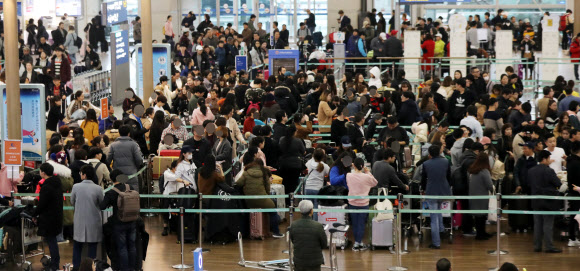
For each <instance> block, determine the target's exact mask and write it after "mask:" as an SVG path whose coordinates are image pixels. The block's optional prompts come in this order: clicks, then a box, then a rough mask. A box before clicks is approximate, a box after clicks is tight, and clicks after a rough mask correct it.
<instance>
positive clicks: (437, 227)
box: [427, 200, 445, 246]
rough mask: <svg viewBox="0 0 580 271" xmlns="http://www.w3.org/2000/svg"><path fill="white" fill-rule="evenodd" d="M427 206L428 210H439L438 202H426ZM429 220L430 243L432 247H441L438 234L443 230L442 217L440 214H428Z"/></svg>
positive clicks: (439, 204)
mask: <svg viewBox="0 0 580 271" xmlns="http://www.w3.org/2000/svg"><path fill="white" fill-rule="evenodd" d="M427 205H429V210H439V209H440V206H441V203H440V202H439V201H438V200H427ZM429 216H430V218H431V243H432V244H433V245H434V246H441V237H440V236H439V233H440V232H443V230H444V229H445V228H444V227H443V215H442V214H440V213H437V214H429Z"/></svg>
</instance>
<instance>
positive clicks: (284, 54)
mask: <svg viewBox="0 0 580 271" xmlns="http://www.w3.org/2000/svg"><path fill="white" fill-rule="evenodd" d="M299 59H300V51H298V50H286V49H284V50H268V61H269V64H270V65H269V67H270V68H269V71H270V75H275V74H277V72H278V69H279V68H280V67H284V68H285V69H286V71H290V72H292V73H295V72H296V71H298V69H299V66H298V61H299Z"/></svg>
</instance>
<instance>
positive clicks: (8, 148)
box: [3, 140, 22, 166]
mask: <svg viewBox="0 0 580 271" xmlns="http://www.w3.org/2000/svg"><path fill="white" fill-rule="evenodd" d="M3 153H4V159H3V160H4V165H6V166H21V165H22V141H21V140H4V152H3Z"/></svg>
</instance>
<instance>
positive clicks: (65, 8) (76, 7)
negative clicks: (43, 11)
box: [26, 0, 83, 23]
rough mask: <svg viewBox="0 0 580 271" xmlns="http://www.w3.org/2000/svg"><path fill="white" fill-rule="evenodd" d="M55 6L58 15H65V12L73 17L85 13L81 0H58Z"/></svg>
mask: <svg viewBox="0 0 580 271" xmlns="http://www.w3.org/2000/svg"><path fill="white" fill-rule="evenodd" d="M55 6H56V8H55V10H56V16H57V17H61V16H64V14H65V13H66V15H68V16H73V17H78V16H82V15H83V1H81V0H56V2H55ZM26 8H28V6H27V7H26ZM45 23H46V22H45Z"/></svg>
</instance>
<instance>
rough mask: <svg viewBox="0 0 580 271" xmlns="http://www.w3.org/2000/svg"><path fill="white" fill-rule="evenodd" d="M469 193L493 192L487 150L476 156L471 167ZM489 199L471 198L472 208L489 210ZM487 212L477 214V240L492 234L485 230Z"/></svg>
mask: <svg viewBox="0 0 580 271" xmlns="http://www.w3.org/2000/svg"><path fill="white" fill-rule="evenodd" d="M468 172H469V195H470V196H487V195H489V194H490V193H493V182H492V180H491V168H490V166H489V156H488V155H487V153H485V152H480V153H479V154H478V155H477V157H476V158H475V162H473V164H472V165H471V166H470V167H469V169H468ZM488 204H489V200H488V199H470V200H469V207H470V209H471V210H487V209H488V207H489V206H488ZM486 220H487V214H477V215H475V230H476V232H477V234H476V236H475V240H488V239H489V238H491V235H490V234H488V233H487V232H485V221H486Z"/></svg>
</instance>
